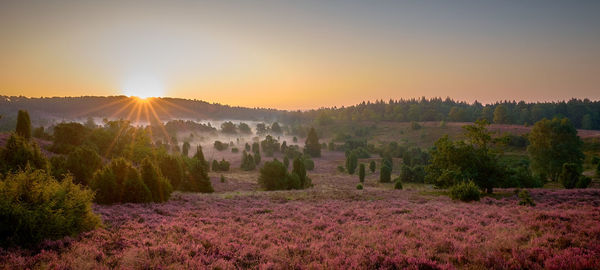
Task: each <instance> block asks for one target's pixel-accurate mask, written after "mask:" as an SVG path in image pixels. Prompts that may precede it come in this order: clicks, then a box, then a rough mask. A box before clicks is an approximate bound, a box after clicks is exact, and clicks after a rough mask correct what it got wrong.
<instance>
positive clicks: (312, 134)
mask: <svg viewBox="0 0 600 270" xmlns="http://www.w3.org/2000/svg"><path fill="white" fill-rule="evenodd" d="M304 153H305V154H308V155H310V156H311V157H320V156H321V144H320V143H319V137H318V136H317V131H316V130H315V128H313V127H311V128H310V130H309V131H308V136H307V137H306V143H305V144H304Z"/></svg>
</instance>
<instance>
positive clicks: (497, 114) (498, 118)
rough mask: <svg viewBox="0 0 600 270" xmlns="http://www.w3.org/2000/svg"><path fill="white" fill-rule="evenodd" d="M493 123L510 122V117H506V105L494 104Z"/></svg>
mask: <svg viewBox="0 0 600 270" xmlns="http://www.w3.org/2000/svg"><path fill="white" fill-rule="evenodd" d="M494 123H496V124H508V123H510V119H508V112H507V110H506V107H505V106H504V105H503V104H500V105H498V106H496V109H494Z"/></svg>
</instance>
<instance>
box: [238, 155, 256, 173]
mask: <svg viewBox="0 0 600 270" xmlns="http://www.w3.org/2000/svg"><path fill="white" fill-rule="evenodd" d="M240 168H241V169H242V170H244V171H251V170H254V168H256V162H255V161H254V158H253V157H252V154H248V153H246V151H243V152H242V164H241V166H240Z"/></svg>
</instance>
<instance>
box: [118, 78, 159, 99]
mask: <svg viewBox="0 0 600 270" xmlns="http://www.w3.org/2000/svg"><path fill="white" fill-rule="evenodd" d="M123 94H124V95H126V96H130V97H137V98H139V99H140V100H146V99H148V98H152V97H161V96H163V94H164V88H163V85H162V83H161V82H160V81H159V80H157V79H156V78H154V77H149V76H139V77H133V78H130V79H129V80H128V81H127V82H126V83H125V84H124V86H123Z"/></svg>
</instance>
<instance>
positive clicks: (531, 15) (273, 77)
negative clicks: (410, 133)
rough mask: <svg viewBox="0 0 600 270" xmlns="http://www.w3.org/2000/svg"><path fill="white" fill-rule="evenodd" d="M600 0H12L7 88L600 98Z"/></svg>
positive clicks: (5, 12) (40, 92) (333, 102)
mask: <svg viewBox="0 0 600 270" xmlns="http://www.w3.org/2000/svg"><path fill="white" fill-rule="evenodd" d="M598 14H600V1H586V0H581V1H553V0H543V1H534V0H531V1H516V0H514V1H513V0H505V1H480V0H479V1H463V0H456V1H385V0H381V1H379V0H376V1H351V0H348V1H337V0H318V1H309V0H303V1H285V0H283V1H282V0H279V1H261V0H248V1H223V0H220V1H181V0H172V1H130V0H120V1H112V0H103V1H89V0H77V1H67V0H61V1H52V0H45V1H35V0H31V1H20V0H17V1H5V0H0V95H24V96H32V97H40V96H46V97H47V96H82V95H95V96H98V95H133V96H169V97H178V98H189V99H199V100H205V101H208V102H218V103H222V104H230V105H239V106H246V107H269V108H279V109H294V110H295V109H311V108H319V107H331V106H338V107H339V106H342V105H352V104H356V103H359V102H361V101H363V100H379V99H383V100H389V99H400V98H405V99H406V98H419V97H421V96H425V97H442V98H445V97H448V96H449V97H451V98H454V99H457V100H462V101H467V102H473V101H475V100H478V101H480V102H483V103H490V102H495V101H499V100H525V101H555V100H564V99H570V98H572V97H575V98H590V99H593V100H598V99H600V15H598Z"/></svg>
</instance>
